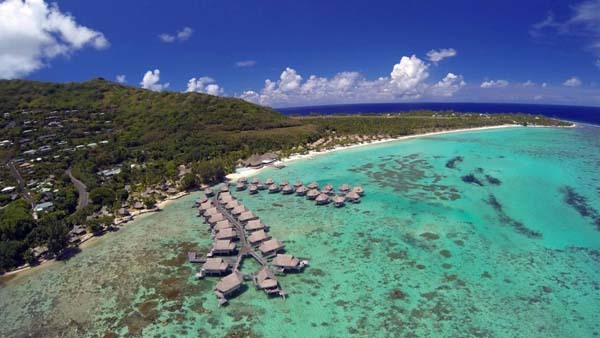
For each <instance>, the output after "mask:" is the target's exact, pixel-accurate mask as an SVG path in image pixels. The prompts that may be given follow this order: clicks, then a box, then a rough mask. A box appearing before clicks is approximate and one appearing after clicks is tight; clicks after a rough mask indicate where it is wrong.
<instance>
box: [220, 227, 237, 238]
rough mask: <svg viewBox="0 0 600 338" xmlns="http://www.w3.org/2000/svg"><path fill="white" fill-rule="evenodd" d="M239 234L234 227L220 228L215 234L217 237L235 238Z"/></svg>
mask: <svg viewBox="0 0 600 338" xmlns="http://www.w3.org/2000/svg"><path fill="white" fill-rule="evenodd" d="M237 236H238V235H237V232H236V231H235V230H233V228H226V229H221V230H219V232H217V234H216V235H215V239H217V240H220V239H234V238H237Z"/></svg>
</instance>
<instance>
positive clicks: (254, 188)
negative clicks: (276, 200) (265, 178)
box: [248, 184, 258, 195]
mask: <svg viewBox="0 0 600 338" xmlns="http://www.w3.org/2000/svg"><path fill="white" fill-rule="evenodd" d="M248 192H249V193H250V195H254V194H258V186H257V185H255V184H250V185H249V186H248Z"/></svg>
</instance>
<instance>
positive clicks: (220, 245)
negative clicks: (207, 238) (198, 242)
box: [208, 239, 235, 256]
mask: <svg viewBox="0 0 600 338" xmlns="http://www.w3.org/2000/svg"><path fill="white" fill-rule="evenodd" d="M234 252H235V243H233V242H232V241H231V240H228V239H223V240H216V241H215V242H214V244H213V247H212V249H211V250H210V253H209V254H208V255H209V256H212V255H231V254H232V253H234Z"/></svg>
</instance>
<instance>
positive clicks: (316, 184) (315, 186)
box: [306, 181, 319, 189]
mask: <svg viewBox="0 0 600 338" xmlns="http://www.w3.org/2000/svg"><path fill="white" fill-rule="evenodd" d="M306 187H307V188H308V189H319V183H317V182H316V181H313V182H311V183H310V184H309V185H307V186H306Z"/></svg>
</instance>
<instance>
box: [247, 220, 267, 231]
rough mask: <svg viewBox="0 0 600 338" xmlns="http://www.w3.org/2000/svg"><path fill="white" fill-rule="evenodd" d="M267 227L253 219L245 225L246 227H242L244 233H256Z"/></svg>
mask: <svg viewBox="0 0 600 338" xmlns="http://www.w3.org/2000/svg"><path fill="white" fill-rule="evenodd" d="M266 227H267V226H266V225H265V224H264V223H263V222H261V221H260V220H259V219H253V220H251V221H248V223H246V226H245V227H244V228H245V229H246V231H257V230H263V229H265V228H266Z"/></svg>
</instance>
